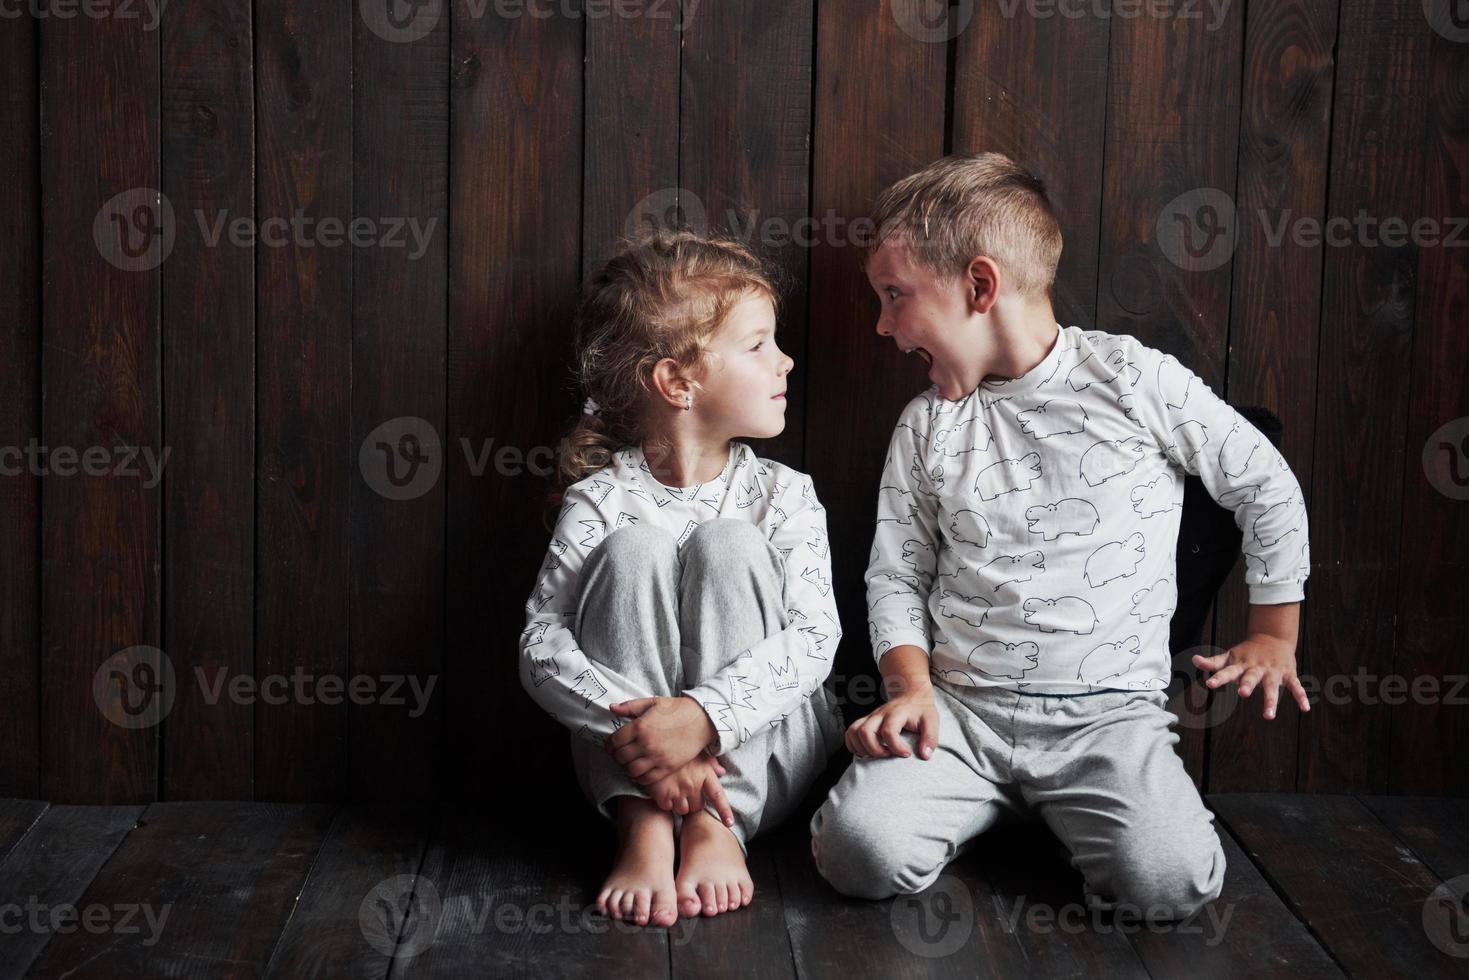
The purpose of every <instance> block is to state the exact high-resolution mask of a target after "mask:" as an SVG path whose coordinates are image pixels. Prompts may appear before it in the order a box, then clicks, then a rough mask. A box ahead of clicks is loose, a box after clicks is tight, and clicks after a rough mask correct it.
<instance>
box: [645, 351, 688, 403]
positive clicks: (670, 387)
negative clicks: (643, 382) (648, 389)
mask: <svg viewBox="0 0 1469 980" xmlns="http://www.w3.org/2000/svg"><path fill="white" fill-rule="evenodd" d="M653 388H654V390H655V391H657V393H658V399H659V401H661V402H663V403H664V404H666V405H668V406H669V407H670V408H677V409H682V408H683V407H684V400H685V399H686V398H687V397H688V396H689V395H690V394H691V393H692V392H693V390H694V389H693V386H692V385H690V384H689V382H688V379H686V378H684V377H683V376H682V375H681V374H679V369H678V362H677V361H675V360H674V359H673V358H671V357H665V358H663V360H661V361H659V362H658V363H657V364H654V365H653Z"/></svg>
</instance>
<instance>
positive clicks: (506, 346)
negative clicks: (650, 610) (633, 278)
mask: <svg viewBox="0 0 1469 980" xmlns="http://www.w3.org/2000/svg"><path fill="white" fill-rule="evenodd" d="M464 3H465V6H462V7H461V6H460V5H456V6H455V10H454V17H453V25H454V26H453V31H454V38H453V49H454V54H453V58H452V63H453V65H454V69H453V72H454V74H453V82H452V85H453V88H452V92H451V107H452V113H453V118H452V122H451V126H450V134H451V140H452V145H451V149H450V154H451V165H450V170H449V173H450V180H451V182H452V183H451V189H450V202H451V207H452V214H451V219H450V220H451V223H452V226H453V229H454V231H453V237H454V247H453V249H452V251H451V253H450V256H449V262H450V270H449V325H448V327H449V340H448V365H449V371H448V376H449V378H448V391H447V402H448V406H447V411H448V419H449V422H448V433H447V439H446V444H448V445H449V446H452V447H453V451H452V452H450V453H449V454H448V458H447V460H446V462H447V469H448V473H447V478H448V495H449V500H448V507H449V534H448V555H447V571H446V575H447V578H446V585H447V597H446V602H447V609H446V617H447V618H446V623H445V627H446V643H445V649H444V674H445V677H447V678H452V680H451V681H450V682H449V683H446V685H445V687H446V690H445V692H444V695H445V699H446V703H447V706H446V708H445V710H446V712H447V714H446V725H447V728H446V731H445V733H444V738H445V739H446V743H445V744H446V745H447V746H449V751H450V752H451V753H452V758H453V760H454V765H455V766H456V769H457V771H459V772H490V771H501V772H503V773H504V774H505V777H506V778H507V779H509V780H510V781H512V782H516V783H518V784H521V785H529V784H532V783H534V784H535V785H537V786H538V787H540V788H541V790H542V792H544V793H545V794H547V795H546V796H544V797H543V798H542V799H543V805H545V806H546V807H547V808H548V809H551V810H554V809H555V808H556V806H557V805H558V803H559V804H570V803H572V801H574V800H576V799H577V798H578V797H579V795H580V794H579V792H578V791H577V789H576V787H575V781H574V779H573V777H572V775H571V767H570V766H569V765H568V760H567V749H566V739H567V734H566V730H565V729H564V728H562V727H561V726H560V725H558V724H557V723H556V722H554V721H552V720H550V719H548V718H547V717H546V716H545V715H544V714H543V713H542V712H541V711H539V710H538V709H537V708H536V707H535V705H534V704H533V703H532V702H531V700H530V699H529V698H528V697H526V695H525V691H524V690H523V689H522V687H521V683H520V665H519V654H518V651H517V640H518V637H519V632H520V629H521V627H522V626H523V625H524V622H525V600H526V597H527V596H528V595H529V594H530V592H531V589H532V587H533V586H534V583H535V573H536V569H537V568H538V567H539V565H540V563H541V560H542V558H543V557H544V555H545V552H546V544H547V542H548V541H549V539H550V534H549V529H548V528H547V527H546V525H545V524H543V523H542V518H543V512H544V494H545V491H546V489H547V483H546V480H545V479H544V475H545V472H546V470H547V469H549V468H551V467H554V465H555V461H554V460H551V459H549V458H548V456H547V453H549V450H550V448H551V447H553V446H555V445H556V444H557V441H558V440H559V439H560V438H561V435H562V433H563V431H564V426H565V425H566V423H567V422H568V421H569V416H568V410H569V406H567V405H565V404H564V403H562V402H561V401H560V396H557V395H555V394H553V391H554V386H553V385H548V384H547V382H546V379H547V378H556V377H561V376H563V372H564V371H565V369H566V363H567V357H568V352H569V351H570V349H571V312H572V307H573V304H574V302H575V298H576V293H577V282H578V277H579V271H580V256H579V253H578V248H579V244H580V230H579V229H578V227H577V225H576V222H574V221H570V220H567V213H568V212H567V208H568V207H570V206H571V205H570V203H569V202H570V201H572V200H574V198H575V193H576V191H575V189H576V188H578V187H581V186H582V180H581V158H582V151H581V124H582V112H581V109H582V101H581V100H582V81H583V79H582V51H583V45H582V26H583V25H582V22H581V21H580V20H579V19H576V18H568V17H551V18H532V17H519V18H500V17H478V18H477V17H474V16H472V14H471V12H470V10H471V7H470V5H469V0H464ZM461 14H462V15H463V16H461ZM486 120H492V121H493V124H492V125H487V124H486V122H485V121H486ZM507 146H513V147H516V150H515V152H513V153H512V152H507V151H506V147H507ZM578 407H579V406H578ZM502 450H509V451H508V452H506V453H505V455H504V456H503V457H502V458H503V460H504V463H505V465H504V467H503V470H502V469H501V468H500V467H498V466H497V464H496V463H495V461H494V460H495V455H496V454H498V453H500V452H501V451H502ZM543 450H544V452H543ZM527 457H529V459H528V460H527ZM480 462H484V463H486V465H485V467H484V468H483V469H480V468H479V463H480ZM487 717H492V718H496V719H500V720H501V721H502V722H503V724H501V725H500V726H499V727H498V728H497V731H496V735H495V737H494V738H485V730H484V726H483V723H482V719H484V718H487ZM466 783H467V785H466ZM460 787H461V788H462V789H463V791H464V793H465V794H467V795H469V796H472V797H479V798H482V799H485V800H492V799H493V800H500V799H501V797H500V794H501V790H502V786H501V785H497V783H496V781H491V780H480V779H472V780H468V781H461V783H460ZM499 810H500V807H499V806H496V807H494V808H492V811H491V812H492V813H498V812H499ZM490 819H491V821H492V822H493V820H494V819H496V818H495V817H493V816H492V817H491V818H490Z"/></svg>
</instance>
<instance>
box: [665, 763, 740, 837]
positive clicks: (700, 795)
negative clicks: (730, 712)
mask: <svg viewBox="0 0 1469 980" xmlns="http://www.w3.org/2000/svg"><path fill="white" fill-rule="evenodd" d="M723 775H724V766H723V765H721V764H720V762H719V760H718V759H716V758H714V757H713V756H711V755H710V754H709V753H708V752H700V753H699V754H698V755H696V756H694V759H693V761H692V762H688V763H685V764H684V765H683V766H681V767H679V768H678V769H676V770H674V771H673V772H671V773H669V774H668V775H667V776H664V777H663V778H662V779H660V780H658V781H657V782H655V783H653V784H652V785H651V786H649V787H648V796H650V797H651V798H652V800H653V802H654V803H657V804H658V806H659V807H660V808H661V809H664V810H671V811H672V812H674V813H678V814H683V815H685V816H686V815H688V814H690V813H697V812H698V811H700V810H702V809H704V804H705V802H709V803H713V804H714V809H715V810H717V811H719V819H720V820H722V821H723V822H724V825H725V826H726V827H733V826H734V811H733V810H731V809H730V806H729V800H728V799H726V798H725V795H724V787H722V786H720V785H719V777H720V776H723Z"/></svg>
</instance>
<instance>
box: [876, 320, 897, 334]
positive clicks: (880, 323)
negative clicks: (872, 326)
mask: <svg viewBox="0 0 1469 980" xmlns="http://www.w3.org/2000/svg"><path fill="white" fill-rule="evenodd" d="M877 333H878V336H880V337H891V336H892V335H893V328H892V327H890V326H889V325H888V318H887V317H886V316H880V317H878V318H877Z"/></svg>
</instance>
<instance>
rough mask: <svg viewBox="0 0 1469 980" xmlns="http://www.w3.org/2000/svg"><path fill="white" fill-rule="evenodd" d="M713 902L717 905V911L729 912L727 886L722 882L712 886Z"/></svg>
mask: <svg viewBox="0 0 1469 980" xmlns="http://www.w3.org/2000/svg"><path fill="white" fill-rule="evenodd" d="M714 900H715V901H716V902H718V903H719V911H721V912H728V911H729V886H728V885H726V884H725V883H724V882H722V881H721V882H720V883H719V884H717V885H715V886H714Z"/></svg>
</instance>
